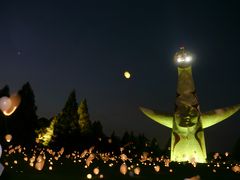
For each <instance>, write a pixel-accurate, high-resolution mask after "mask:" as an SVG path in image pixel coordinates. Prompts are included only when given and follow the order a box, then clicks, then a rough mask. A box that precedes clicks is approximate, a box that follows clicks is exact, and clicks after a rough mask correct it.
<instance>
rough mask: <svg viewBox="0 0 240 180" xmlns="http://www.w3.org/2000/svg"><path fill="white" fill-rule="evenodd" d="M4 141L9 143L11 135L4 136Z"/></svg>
mask: <svg viewBox="0 0 240 180" xmlns="http://www.w3.org/2000/svg"><path fill="white" fill-rule="evenodd" d="M5 140H6V141H7V142H11V140H12V135H11V134H6V136H5Z"/></svg>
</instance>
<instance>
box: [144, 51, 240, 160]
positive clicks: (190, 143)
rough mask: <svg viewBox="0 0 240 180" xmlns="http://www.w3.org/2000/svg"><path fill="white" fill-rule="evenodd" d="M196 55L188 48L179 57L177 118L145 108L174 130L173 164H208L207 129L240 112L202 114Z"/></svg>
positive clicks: (178, 54)
mask: <svg viewBox="0 0 240 180" xmlns="http://www.w3.org/2000/svg"><path fill="white" fill-rule="evenodd" d="M192 60H193V58H192V55H191V54H190V53H189V52H188V51H186V50H185V49H184V48H180V50H179V51H178V52H177V53H176V54H175V56H174V61H175V63H176V64H177V65H178V82H177V93H176V102H175V109H174V114H166V113H159V112H156V111H153V110H150V109H147V108H143V107H141V108H140V109H141V110H142V112H143V113H144V114H145V115H147V116H148V117H149V118H151V119H153V120H154V121H156V122H158V123H159V124H162V125H164V126H166V127H168V128H171V129H172V134H171V161H177V162H184V161H189V162H199V163H205V162H206V158H207V153H206V146H205V138H204V128H207V127H210V126H212V125H214V124H217V123H219V122H221V121H223V120H224V119H226V118H228V117H229V116H231V115H232V114H234V113H235V112H237V111H238V110H239V109H240V105H239V104H238V105H235V106H232V107H227V108H221V109H216V110H213V111H209V112H206V113H201V111H200V106H199V103H198V100H197V95H196V90H195V85H194V81H193V77H192V68H191V62H192Z"/></svg>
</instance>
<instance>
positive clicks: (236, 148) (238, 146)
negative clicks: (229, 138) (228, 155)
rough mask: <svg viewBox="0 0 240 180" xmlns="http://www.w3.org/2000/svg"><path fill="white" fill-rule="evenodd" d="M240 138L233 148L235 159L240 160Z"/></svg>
mask: <svg viewBox="0 0 240 180" xmlns="http://www.w3.org/2000/svg"><path fill="white" fill-rule="evenodd" d="M239 152H240V138H239V139H238V140H237V142H236V144H235V146H234V148H233V157H234V159H235V160H238V161H239V160H240V153H239Z"/></svg>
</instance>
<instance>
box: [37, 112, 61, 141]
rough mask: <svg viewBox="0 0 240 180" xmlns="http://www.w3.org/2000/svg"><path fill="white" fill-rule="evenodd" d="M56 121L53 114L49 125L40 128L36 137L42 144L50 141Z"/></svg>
mask: <svg viewBox="0 0 240 180" xmlns="http://www.w3.org/2000/svg"><path fill="white" fill-rule="evenodd" d="M57 121H58V119H57V117H56V116H54V118H53V119H52V121H51V123H50V125H49V127H47V128H44V129H41V130H40V132H39V133H38V138H37V139H38V140H39V141H40V143H41V144H43V145H44V146H48V145H49V143H50V142H51V140H52V138H53V135H54V127H55V124H56V123H57Z"/></svg>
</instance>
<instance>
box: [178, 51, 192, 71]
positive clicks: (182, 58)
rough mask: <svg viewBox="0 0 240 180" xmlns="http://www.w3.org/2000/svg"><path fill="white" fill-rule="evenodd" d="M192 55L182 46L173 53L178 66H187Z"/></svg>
mask: <svg viewBox="0 0 240 180" xmlns="http://www.w3.org/2000/svg"><path fill="white" fill-rule="evenodd" d="M192 60H193V57H192V55H191V53H189V52H188V51H186V50H185V49H184V47H181V48H180V50H179V51H178V52H177V53H176V54H175V56H174V61H175V63H176V64H177V65H178V66H179V67H182V68H184V67H188V66H190V65H191V62H192Z"/></svg>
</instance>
